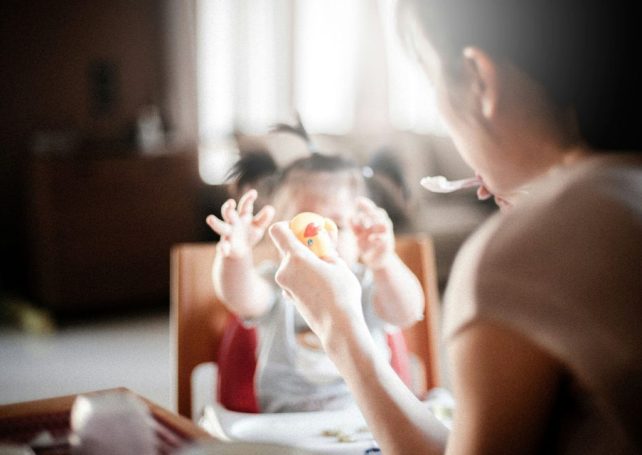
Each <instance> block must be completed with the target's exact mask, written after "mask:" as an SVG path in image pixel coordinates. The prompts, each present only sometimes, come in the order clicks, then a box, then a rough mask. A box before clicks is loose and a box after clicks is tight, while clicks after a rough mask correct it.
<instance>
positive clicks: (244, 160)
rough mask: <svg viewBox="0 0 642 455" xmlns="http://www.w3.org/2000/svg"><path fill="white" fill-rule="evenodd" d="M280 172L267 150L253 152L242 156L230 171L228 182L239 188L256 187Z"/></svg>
mask: <svg viewBox="0 0 642 455" xmlns="http://www.w3.org/2000/svg"><path fill="white" fill-rule="evenodd" d="M277 171H278V166H277V164H276V162H275V161H274V158H272V155H270V154H269V153H268V152H267V151H265V150H252V151H248V152H245V153H243V154H242V155H241V157H240V158H239V160H238V161H237V162H236V163H234V165H233V166H232V168H231V169H230V170H229V171H228V173H227V177H226V180H227V181H231V182H234V184H235V185H236V187H237V188H242V187H244V186H246V185H249V186H255V185H256V184H257V183H259V182H261V181H264V180H267V179H270V178H272V177H273V176H274V175H275V174H276V173H277Z"/></svg>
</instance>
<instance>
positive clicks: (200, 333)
mask: <svg viewBox="0 0 642 455" xmlns="http://www.w3.org/2000/svg"><path fill="white" fill-rule="evenodd" d="M215 248H216V245H215V244H214V243H205V242H201V243H181V244H177V245H174V246H173V247H172V249H171V257H170V269H171V273H170V292H171V311H170V325H171V326H170V335H171V355H172V357H173V359H172V364H173V368H174V372H173V376H174V380H175V381H176V382H175V384H173V389H174V390H173V392H174V393H175V396H176V400H177V401H176V405H177V411H178V413H179V414H180V415H183V416H185V417H188V418H191V415H192V382H191V377H192V372H193V370H194V368H196V367H197V366H198V365H199V364H201V363H205V362H216V361H217V353H218V348H219V344H220V340H221V337H222V333H223V329H224V326H225V323H226V321H227V317H228V315H229V313H228V311H227V309H226V308H225V307H224V306H223V304H222V303H220V302H219V301H218V300H217V298H216V296H215V295H214V289H213V284H212V275H211V272H212V263H213V260H214V255H215V251H216V250H215ZM396 248H397V253H398V254H399V256H400V257H401V259H402V260H403V261H404V262H405V264H406V265H407V266H408V267H409V268H410V269H411V270H412V271H413V273H415V275H416V276H417V277H418V278H419V280H420V282H421V285H422V287H423V290H424V294H425V297H426V305H425V314H424V319H423V320H421V321H418V322H417V323H416V324H414V325H413V326H411V327H409V328H407V329H404V331H403V333H404V337H405V339H406V343H407V345H408V350H409V351H410V352H411V353H413V354H414V355H415V356H416V358H417V359H418V360H419V362H420V364H421V365H422V366H423V370H424V372H425V378H424V384H419V385H418V393H419V394H423V393H425V392H426V391H427V390H428V389H430V388H433V387H436V386H437V385H439V350H438V338H439V335H438V334H439V320H440V317H439V314H440V312H439V291H438V287H437V271H436V266H435V255H434V249H433V244H432V239H431V238H430V237H428V236H427V235H406V236H398V237H397V239H396Z"/></svg>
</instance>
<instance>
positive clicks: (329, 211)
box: [275, 179, 359, 264]
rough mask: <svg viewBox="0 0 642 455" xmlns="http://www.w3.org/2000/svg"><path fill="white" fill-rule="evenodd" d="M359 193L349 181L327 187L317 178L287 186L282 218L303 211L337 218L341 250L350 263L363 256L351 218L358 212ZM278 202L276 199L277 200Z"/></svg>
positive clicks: (282, 199) (342, 256)
mask: <svg viewBox="0 0 642 455" xmlns="http://www.w3.org/2000/svg"><path fill="white" fill-rule="evenodd" d="M355 199H356V195H355V194H354V190H353V189H352V188H350V187H349V186H347V185H339V186H336V187H324V186H323V185H319V184H318V182H314V179H313V180H311V181H310V182H309V184H307V183H306V184H303V183H298V184H296V185H290V186H289V187H288V188H286V189H284V190H283V191H282V193H281V197H279V203H278V207H277V210H278V211H279V212H280V213H279V218H280V219H283V220H290V219H292V217H294V215H296V214H297V213H300V212H315V213H318V214H319V215H321V216H324V217H326V218H330V219H331V220H332V221H334V222H335V223H336V225H337V227H338V228H339V232H338V243H337V251H338V253H339V256H341V258H342V259H343V260H344V261H346V262H347V263H348V264H352V263H354V262H356V261H357V259H358V258H359V253H358V250H357V240H356V237H355V235H354V232H353V231H352V228H351V225H350V220H351V219H352V217H353V216H354V214H355V213H356V209H357V207H356V201H355ZM275 205H277V204H276V201H275Z"/></svg>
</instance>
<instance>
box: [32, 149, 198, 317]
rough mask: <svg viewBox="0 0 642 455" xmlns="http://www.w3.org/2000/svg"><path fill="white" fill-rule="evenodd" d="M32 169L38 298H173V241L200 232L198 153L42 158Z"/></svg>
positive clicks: (83, 306) (77, 306)
mask: <svg viewBox="0 0 642 455" xmlns="http://www.w3.org/2000/svg"><path fill="white" fill-rule="evenodd" d="M29 175H30V178H29V191H28V195H29V201H28V204H27V206H28V207H29V213H28V218H29V219H30V236H31V242H30V245H31V264H32V271H33V276H32V281H33V284H34V286H33V289H34V294H35V295H34V297H35V298H36V299H37V300H38V301H39V302H41V303H42V304H44V305H45V306H47V307H49V308H51V309H53V310H60V311H70V310H71V311H79V310H88V309H91V310H93V309H98V308H108V307H113V306H125V305H133V304H137V303H139V302H143V301H144V302H150V301H158V300H159V299H165V300H166V299H167V296H168V289H169V250H170V247H171V245H172V244H174V243H178V242H184V241H194V240H199V239H200V238H201V235H202V226H201V224H203V220H202V216H201V213H200V209H199V194H200V193H201V192H202V186H203V185H202V183H201V181H200V178H199V175H198V162H197V157H196V156H195V154H191V153H190V154H187V153H180V154H179V153H177V154H173V155H165V156H158V157H126V158H96V159H71V158H65V159H62V158H36V159H34V160H33V162H32V163H31V166H30V173H29Z"/></svg>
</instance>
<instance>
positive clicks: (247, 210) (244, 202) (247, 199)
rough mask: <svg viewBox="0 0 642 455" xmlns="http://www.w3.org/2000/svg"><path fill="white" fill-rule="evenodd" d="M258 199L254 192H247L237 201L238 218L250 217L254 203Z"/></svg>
mask: <svg viewBox="0 0 642 455" xmlns="http://www.w3.org/2000/svg"><path fill="white" fill-rule="evenodd" d="M257 197H258V193H257V192H256V190H249V191H248V192H247V193H245V194H244V195H243V196H241V199H239V204H238V214H239V216H245V215H252V212H253V211H254V201H256V198H257Z"/></svg>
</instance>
